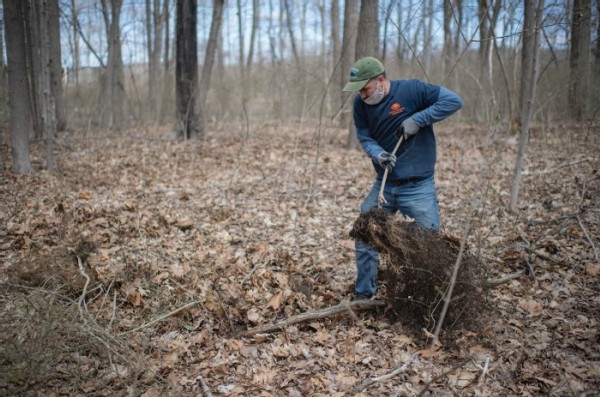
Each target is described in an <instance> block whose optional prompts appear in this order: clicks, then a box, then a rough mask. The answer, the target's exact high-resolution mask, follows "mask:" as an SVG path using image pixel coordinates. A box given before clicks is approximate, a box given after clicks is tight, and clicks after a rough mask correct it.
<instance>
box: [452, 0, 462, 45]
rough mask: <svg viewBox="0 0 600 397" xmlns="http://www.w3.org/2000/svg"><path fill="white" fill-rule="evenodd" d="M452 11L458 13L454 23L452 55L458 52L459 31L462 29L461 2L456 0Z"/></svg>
mask: <svg viewBox="0 0 600 397" xmlns="http://www.w3.org/2000/svg"><path fill="white" fill-rule="evenodd" d="M454 9H455V10H456V12H457V13H458V20H457V22H456V25H457V26H456V31H455V36H454V54H455V55H456V54H458V51H459V50H460V37H461V31H462V27H463V16H464V13H463V7H462V0H456V2H455V6H454Z"/></svg>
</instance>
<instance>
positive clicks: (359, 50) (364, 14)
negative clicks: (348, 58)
mask: <svg viewBox="0 0 600 397" xmlns="http://www.w3.org/2000/svg"><path fill="white" fill-rule="evenodd" d="M378 10H379V0H362V1H361V3H360V16H359V18H358V29H357V30H358V32H360V35H358V38H357V40H356V59H359V58H362V57H366V56H372V57H376V58H379V57H380V56H381V55H380V54H379V19H378V15H377V11H378Z"/></svg>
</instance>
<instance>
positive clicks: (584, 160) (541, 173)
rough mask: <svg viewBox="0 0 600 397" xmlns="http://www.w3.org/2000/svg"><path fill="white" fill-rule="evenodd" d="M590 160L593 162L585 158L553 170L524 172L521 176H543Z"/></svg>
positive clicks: (589, 158)
mask: <svg viewBox="0 0 600 397" xmlns="http://www.w3.org/2000/svg"><path fill="white" fill-rule="evenodd" d="M591 160H593V158H592V157H586V158H584V159H580V160H575V161H571V162H569V163H563V164H560V165H558V166H556V167H554V168H550V169H547V170H542V171H535V172H529V171H524V172H522V173H521V175H544V174H550V173H552V172H554V171H558V170H560V169H561V168H567V167H571V166H573V165H577V164H580V163H585V162H586V161H591Z"/></svg>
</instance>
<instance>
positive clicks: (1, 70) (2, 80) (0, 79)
mask: <svg viewBox="0 0 600 397" xmlns="http://www.w3.org/2000/svg"><path fill="white" fill-rule="evenodd" d="M0 54H4V19H0ZM7 85H8V81H7V80H6V65H5V64H4V56H3V55H2V56H0V90H1V91H0V92H1V93H2V97H3V98H6V95H5V94H4V93H5V92H6V87H7Z"/></svg>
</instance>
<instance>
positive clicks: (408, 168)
mask: <svg viewBox="0 0 600 397" xmlns="http://www.w3.org/2000/svg"><path fill="white" fill-rule="evenodd" d="M462 104H463V102H462V99H461V98H460V97H459V96H458V95H457V94H456V93H454V92H452V91H450V90H448V89H447V88H444V87H440V86H437V85H433V84H428V83H424V82H422V81H419V80H391V81H390V91H389V93H388V94H387V95H386V96H385V97H384V98H383V100H382V101H381V102H380V103H378V104H377V105H367V104H366V103H365V102H364V101H363V100H362V99H361V98H360V95H357V96H356V97H355V98H354V124H355V126H356V136H357V138H358V141H359V142H360V144H361V146H362V148H363V150H364V151H365V153H367V155H368V156H369V157H371V159H372V161H373V166H374V167H375V170H376V172H377V178H378V179H381V178H382V177H383V173H384V169H383V168H382V167H381V166H380V165H379V163H378V162H377V161H376V160H375V156H377V154H379V153H381V152H382V151H386V152H388V153H391V152H392V151H393V150H394V146H396V143H397V142H398V135H397V133H398V131H399V130H400V127H401V125H402V122H403V121H404V120H406V119H407V118H408V117H412V118H413V120H414V121H415V122H416V123H417V124H418V125H419V126H420V127H421V129H420V130H419V132H417V134H416V135H413V136H412V137H410V138H409V139H408V140H407V141H405V142H403V143H402V145H401V146H400V148H399V149H398V151H397V152H396V157H397V160H396V165H395V166H394V169H393V170H392V172H391V173H390V175H389V178H390V179H391V180H398V179H407V178H414V177H428V176H431V175H433V173H434V172H435V161H436V144H435V135H434V132H433V126H432V124H433V123H435V122H437V121H441V120H444V119H445V118H447V117H449V116H450V115H452V114H453V113H454V112H456V111H457V110H459V109H460V108H461V107H462Z"/></svg>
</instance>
